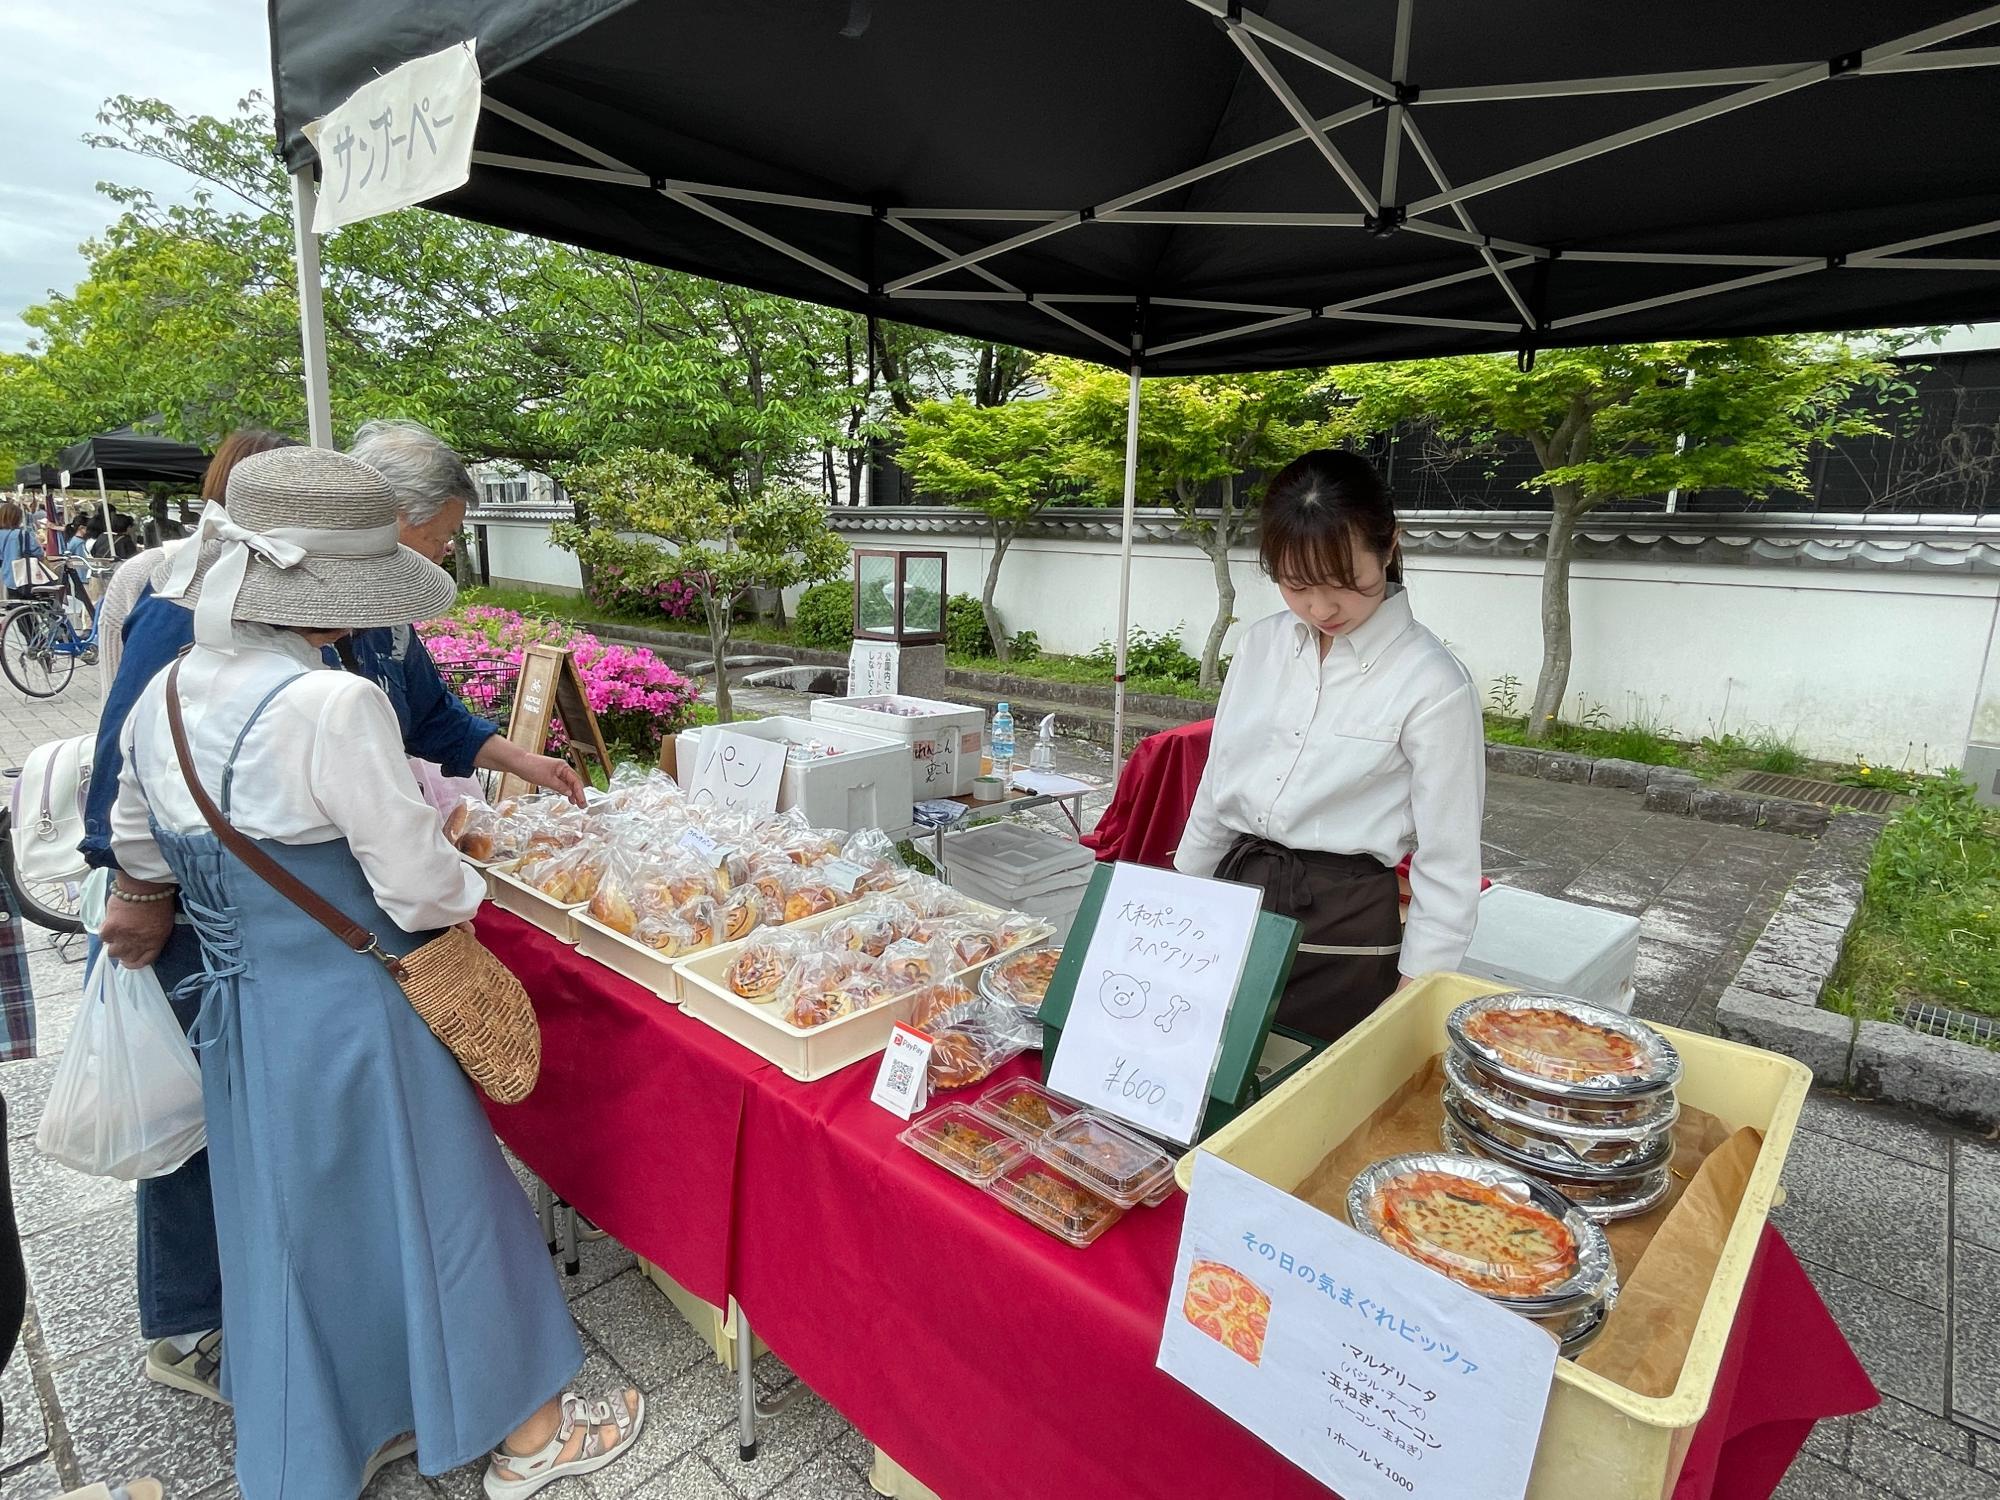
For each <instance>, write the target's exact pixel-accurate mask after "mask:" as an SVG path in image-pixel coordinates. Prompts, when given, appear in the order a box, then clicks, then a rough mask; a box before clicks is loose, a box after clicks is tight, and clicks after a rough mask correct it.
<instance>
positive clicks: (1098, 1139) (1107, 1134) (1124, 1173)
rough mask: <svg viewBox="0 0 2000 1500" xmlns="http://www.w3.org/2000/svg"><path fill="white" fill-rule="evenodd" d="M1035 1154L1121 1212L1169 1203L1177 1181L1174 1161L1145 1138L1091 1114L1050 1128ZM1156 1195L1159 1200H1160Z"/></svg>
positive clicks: (1076, 1117)
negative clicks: (1170, 1193) (1142, 1205)
mask: <svg viewBox="0 0 2000 1500" xmlns="http://www.w3.org/2000/svg"><path fill="white" fill-rule="evenodd" d="M1035 1154H1036V1155H1037V1156H1039V1157H1040V1158H1041V1159H1042V1160H1043V1161H1045V1162H1047V1163H1048V1164H1049V1165H1050V1166H1052V1167H1058V1168H1060V1169H1061V1170H1062V1171H1064V1172H1065V1173H1067V1174H1068V1175H1070V1176H1072V1177H1074V1178H1075V1179H1076V1180H1077V1181H1078V1182H1081V1183H1083V1184H1084V1185H1085V1186H1087V1187H1089V1188H1090V1189H1092V1190H1093V1191H1094V1192H1097V1193H1100V1194H1102V1195H1103V1196H1104V1197H1105V1198H1107V1199H1108V1200H1110V1201H1111V1202H1112V1203H1115V1204H1117V1205H1118V1206H1119V1207H1120V1208H1132V1207H1134V1206H1136V1205H1138V1204H1140V1203H1145V1202H1147V1201H1148V1200H1149V1199H1154V1200H1155V1201H1164V1200H1165V1197H1166V1194H1167V1193H1168V1192H1169V1191H1171V1189H1172V1185H1173V1180H1174V1159H1173V1158H1172V1157H1171V1156H1169V1155H1167V1153H1166V1152H1164V1151H1162V1150H1161V1149H1160V1148H1159V1147H1157V1146H1155V1145H1154V1144H1153V1143H1152V1142H1151V1141H1148V1140H1146V1139H1145V1138H1144V1137H1142V1136H1139V1135H1136V1134H1134V1133H1133V1132H1132V1131H1129V1130H1127V1129H1126V1128H1125V1127H1124V1126H1122V1125H1119V1124H1116V1123H1114V1122H1113V1121H1111V1120H1107V1119H1106V1118H1105V1117H1104V1116H1102V1115H1100V1114H1096V1113H1094V1112H1091V1111H1084V1112H1083V1113H1080V1114H1075V1115H1072V1116H1070V1117H1069V1118H1068V1119H1067V1120H1064V1121H1062V1122H1061V1123H1060V1124H1057V1125H1053V1126H1051V1127H1050V1128H1049V1129H1048V1130H1046V1131H1044V1132H1043V1133H1042V1138H1041V1139H1040V1140H1039V1141H1037V1142H1036V1143H1035ZM1156 1195H1157V1197H1156Z"/></svg>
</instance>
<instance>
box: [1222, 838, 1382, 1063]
mask: <svg viewBox="0 0 2000 1500" xmlns="http://www.w3.org/2000/svg"><path fill="white" fill-rule="evenodd" d="M1215 877H1216V879H1218V880H1240V881H1243V882H1244V883H1246V884H1248V885H1254V886H1258V887H1261V888H1262V890H1263V892H1264V910H1266V911H1268V912H1274V913H1276V914H1277V915H1279V916H1281V917H1294V918H1296V919H1297V920H1298V922H1299V923H1300V925H1301V931H1300V933H1299V952H1298V957H1297V958H1296V959H1295V960H1294V961H1293V963H1292V977H1291V980H1290V982H1289V983H1287V984H1286V986H1285V993H1284V995H1283V997H1282V998H1281V999H1280V1000H1279V1001H1278V1021H1279V1022H1280V1024H1282V1025H1285V1026H1290V1027H1293V1028H1295V1029H1296V1030H1299V1031H1303V1032H1305V1033H1306V1034H1307V1035H1308V1036H1317V1037H1324V1038H1325V1039H1326V1040H1327V1041H1329V1042H1331V1041H1337V1040H1338V1039H1339V1038H1341V1037H1343V1036H1345V1035H1346V1034H1347V1033H1348V1032H1350V1031H1352V1030H1353V1029H1354V1028H1355V1027H1356V1026H1358V1025H1360V1024H1361V1023H1362V1022H1363V1021H1365V1020H1367V1019H1368V1017H1369V1016H1370V1015H1372V1014H1373V1013H1374V1011H1375V1008H1376V1007H1377V1006H1378V1005H1380V1004H1381V1003H1382V1002H1383V1001H1384V1000H1386V999H1388V998H1389V996H1390V995H1391V994H1392V993H1393V992H1394V991H1395V988H1396V983H1397V980H1398V979H1399V978H1400V977H1401V976H1400V974H1399V972H1398V970H1397V967H1396V960H1397V956H1398V955H1399V954H1400V953H1401V952H1402V948H1403V920H1402V908H1401V902H1400V898H1399V896H1398V894H1397V892H1398V887H1397V884H1396V872H1395V871H1394V870H1392V869H1390V868H1389V867H1388V866H1387V865H1385V864H1383V863H1382V862H1381V861H1380V860H1377V859H1373V858H1370V857H1369V856H1368V855H1366V854H1321V853H1319V852H1317V851H1315V850H1310V849H1287V848H1286V847H1285V846H1284V845H1283V844H1275V843H1272V842H1271V841H1270V840H1269V839H1260V838H1253V837H1252V836H1250V835H1249V834H1242V835H1239V836H1238V838H1237V840H1236V842H1235V843H1234V844H1231V845H1230V846H1229V852H1228V853H1227V854H1225V855H1223V856H1222V863H1221V864H1219V865H1217V866H1216V869H1215Z"/></svg>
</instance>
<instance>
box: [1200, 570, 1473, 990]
mask: <svg viewBox="0 0 2000 1500" xmlns="http://www.w3.org/2000/svg"><path fill="white" fill-rule="evenodd" d="M1485 802H1486V736H1485V724H1484V721H1483V719H1482V717H1481V714H1480V707H1479V699H1478V696H1477V695H1476V694H1475V692H1474V691H1473V686H1472V681H1471V679H1470V678H1469V677H1468V676H1467V675H1466V671H1465V668H1464V667H1462V666H1460V665H1459V662H1458V659H1457V658H1456V657H1454V656H1453V655H1452V654H1451V652H1450V651H1448V650H1447V649H1446V648H1445V645H1444V643H1443V642H1442V641H1440V640H1439V639H1438V638H1437V637H1436V636H1434V635H1432V634H1431V633H1430V631H1428V630H1426V629H1425V628H1424V627H1423V626H1422V625H1420V624H1418V623H1417V621H1416V619H1415V618H1414V617H1413V616H1412V615H1411V613H1410V600H1409V595H1408V594H1406V593H1404V592H1402V591H1400V590H1398V591H1397V592H1395V593H1392V594H1391V595H1390V596H1389V597H1388V598H1387V599H1385V600H1383V601H1382V603H1381V605H1380V606H1379V607H1378V608H1377V609H1376V611H1375V613H1374V614H1373V615H1371V616H1369V618H1368V619H1367V620H1366V621H1365V622H1364V623H1362V624H1361V625H1359V626H1357V627H1356V628H1355V629H1353V630H1351V631H1349V632H1346V633H1345V634H1342V635H1339V636H1336V637H1335V638H1334V640H1333V642H1332V644H1331V645H1330V646H1329V647H1328V648H1327V653H1326V658H1325V660H1324V661H1322V660H1321V659H1320V656H1319V651H1318V643H1317V641H1316V640H1315V632H1314V631H1313V629H1312V627H1311V626H1310V625H1308V624H1306V623H1305V622H1304V621H1303V620H1300V619H1299V618H1298V617H1297V616H1296V615H1293V614H1292V613H1291V612H1290V611H1286V612H1284V613H1281V614H1276V615H1273V616H1271V617H1270V618H1269V619H1265V620H1260V621H1258V622H1257V623H1256V624H1255V625H1253V626H1251V627H1250V629H1249V630H1248V631H1247V632H1246V633H1245V635H1244V637H1243V641H1242V644H1241V645H1240V646H1239V647H1238V648H1237V652H1236V655H1235V657H1234V658H1233V659H1232V660H1231V662H1230V666H1229V677H1228V680H1227V681H1226V682H1225V683H1224V684H1223V689H1222V700H1221V702H1219V703H1218V704H1217V705H1216V710H1215V733H1214V738H1213V741H1212V743H1211V745H1210V748H1209V753H1208V768H1207V770H1206V771H1204V772H1203V773H1202V778H1201V789H1200V790H1199V791H1198V792H1197V793H1196V794H1195V799H1194V809H1193V811H1192V812H1191V813H1190V815H1189V817H1188V825H1187V830H1186V832H1185V833H1183V834H1182V836H1181V845H1180V849H1179V851H1178V852H1177V853H1176V854H1175V856H1174V865H1175V867H1176V868H1177V869H1179V870H1181V871H1182V872H1184V873H1186V874H1189V875H1210V874H1213V873H1214V871H1215V867H1216V865H1217V863H1218V862H1219V861H1220V860H1221V858H1222V856H1223V855H1224V854H1225V853H1227V852H1228V849H1229V846H1230V845H1231V844H1232V843H1234V842H1235V841H1236V839H1237V837H1238V836H1239V835H1242V834H1250V835H1253V836H1255V837H1257V838H1263V839H1269V840H1271V841H1272V842H1273V843H1277V844H1282V845H1284V846H1285V847H1286V848H1289V849H1299V850H1315V851H1318V852H1321V853H1327V854H1366V855H1372V856H1373V857H1374V858H1375V859H1377V860H1380V861H1381V862H1382V863H1383V864H1385V865H1394V864H1396V863H1397V862H1398V861H1400V860H1401V859H1402V858H1403V856H1404V855H1406V854H1408V853H1409V852H1410V851H1411V850H1412V849H1413V848H1415V849H1419V850H1420V851H1421V852H1420V853H1418V855H1417V857H1416V860H1415V862H1414V863H1413V864H1412V866H1411V869H1410V914H1409V923H1408V925H1407V926H1406V927H1405V929H1404V932H1403V951H1402V956H1401V958H1400V959H1399V960H1398V967H1399V968H1400V969H1401V971H1402V972H1403V973H1404V974H1406V975H1411V976H1414V975H1418V974H1424V973H1428V972H1429V971H1431V970H1433V969H1453V968H1456V967H1457V966H1458V965H1459V964H1460V963H1461V962H1462V961H1463V960H1464V958H1465V950H1466V946H1467V945H1468V944H1469V943H1470V942H1471V941H1472V929H1473V927H1474V925H1475V924H1476V923H1477V921H1478V916H1479V868H1480V849H1479V831H1480V819H1481V816H1482V814H1483V812H1484V809H1485Z"/></svg>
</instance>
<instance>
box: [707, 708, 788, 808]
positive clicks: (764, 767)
mask: <svg viewBox="0 0 2000 1500" xmlns="http://www.w3.org/2000/svg"><path fill="white" fill-rule="evenodd" d="M784 777H785V747H784V745H783V744H782V743H781V742H779V741H777V740H760V739H758V738H757V737H756V736H754V735H748V734H738V733H736V732H735V731H733V730H729V729H717V728H713V727H711V728H708V729H704V730H703V731H702V732H701V741H700V744H699V747H698V748H697V749H696V751H695V767H694V775H693V776H691V777H690V778H688V801H690V802H693V803H696V804H698V805H701V806H707V807H719V808H722V809H723V810H725V811H727V812H747V813H768V812H776V811H777V810H778V792H779V790H780V784H781V783H782V782H783V781H784Z"/></svg>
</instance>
